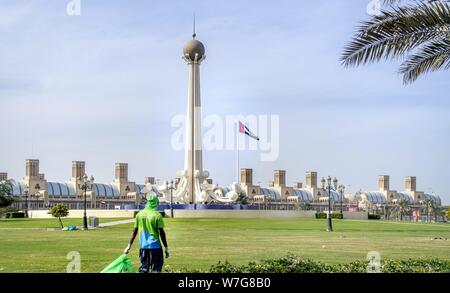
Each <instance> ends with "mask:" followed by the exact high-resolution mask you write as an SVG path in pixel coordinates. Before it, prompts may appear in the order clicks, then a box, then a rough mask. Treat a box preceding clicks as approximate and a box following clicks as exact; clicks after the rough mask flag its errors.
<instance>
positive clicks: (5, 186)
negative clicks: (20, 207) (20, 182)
mask: <svg viewBox="0 0 450 293" xmlns="http://www.w3.org/2000/svg"><path fill="white" fill-rule="evenodd" d="M14 201H16V198H15V197H14V196H12V183H11V181H9V180H6V181H0V208H7V207H9V206H10V205H11V204H12V203H13V202H14Z"/></svg>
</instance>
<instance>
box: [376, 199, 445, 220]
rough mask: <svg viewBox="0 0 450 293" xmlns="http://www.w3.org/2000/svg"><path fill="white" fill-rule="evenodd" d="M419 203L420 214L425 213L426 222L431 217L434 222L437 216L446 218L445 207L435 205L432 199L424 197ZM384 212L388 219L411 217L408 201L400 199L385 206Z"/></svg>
mask: <svg viewBox="0 0 450 293" xmlns="http://www.w3.org/2000/svg"><path fill="white" fill-rule="evenodd" d="M420 203H421V205H422V207H421V210H420V212H421V214H425V215H426V217H427V218H426V219H427V222H430V221H431V219H432V218H434V221H435V222H437V221H438V219H439V218H442V219H445V218H446V211H445V209H443V208H442V207H440V206H438V205H436V204H435V203H434V201H433V200H431V199H426V200H423V201H421V202H420ZM385 213H386V217H387V218H388V219H389V218H391V217H393V218H396V219H399V220H401V221H402V220H403V219H404V218H405V217H411V214H412V209H411V206H410V203H409V202H407V201H406V200H403V199H402V200H400V201H398V202H396V203H395V204H394V205H392V206H389V207H386V210H385Z"/></svg>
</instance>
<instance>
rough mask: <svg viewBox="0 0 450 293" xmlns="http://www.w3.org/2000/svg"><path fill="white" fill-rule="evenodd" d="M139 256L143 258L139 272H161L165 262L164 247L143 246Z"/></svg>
mask: <svg viewBox="0 0 450 293" xmlns="http://www.w3.org/2000/svg"><path fill="white" fill-rule="evenodd" d="M139 258H140V259H141V267H140V268H139V273H161V271H162V267H163V264H164V255H163V251H162V248H152V249H147V248H141V249H140V250H139Z"/></svg>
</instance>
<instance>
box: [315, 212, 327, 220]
mask: <svg viewBox="0 0 450 293" xmlns="http://www.w3.org/2000/svg"><path fill="white" fill-rule="evenodd" d="M326 218H327V214H325V213H324V212H320V213H316V219H326Z"/></svg>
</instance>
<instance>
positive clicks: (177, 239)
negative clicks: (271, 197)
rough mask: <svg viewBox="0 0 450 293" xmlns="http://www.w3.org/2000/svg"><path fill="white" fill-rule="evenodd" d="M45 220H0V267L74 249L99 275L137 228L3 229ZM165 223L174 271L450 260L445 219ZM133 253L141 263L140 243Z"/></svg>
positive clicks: (58, 260)
mask: <svg viewBox="0 0 450 293" xmlns="http://www.w3.org/2000/svg"><path fill="white" fill-rule="evenodd" d="M109 220H111V219H109ZM39 221H42V223H38V222H39ZM46 221H48V220H45V221H44V220H20V221H17V220H1V221H0V272H65V269H66V265H67V264H68V260H67V259H66V255H67V253H68V252H70V251H78V252H79V253H80V254H81V270H82V271H83V272H98V271H100V270H101V269H103V268H104V267H105V266H106V265H107V264H108V263H110V262H111V261H112V260H114V259H115V258H116V257H118V256H119V255H120V254H121V253H122V250H123V249H124V248H125V246H126V244H127V242H128V239H129V237H130V232H131V227H132V224H131V223H130V224H126V225H119V226H113V227H107V228H101V229H97V230H91V231H45V230H34V229H23V230H20V229H4V227H9V228H12V227H14V228H18V227H36V226H39V225H41V224H42V225H44V226H46V227H48V226H49V225H53V226H52V227H57V223H54V224H51V223H50V222H46ZM53 221H55V222H56V220H54V219H53ZM71 221H75V222H76V223H75V222H72V224H78V225H79V224H80V223H78V222H80V221H81V219H66V222H67V224H71ZM77 221H78V222H77ZM106 221H107V219H101V222H106ZM165 221H166V226H167V228H166V231H167V236H168V241H169V247H170V249H171V258H169V259H168V260H167V261H166V265H168V266H170V267H171V268H173V269H176V270H182V269H183V268H189V269H205V268H209V266H211V265H212V264H215V263H217V262H218V261H224V260H229V261H230V262H232V263H235V264H244V263H248V262H249V261H256V260H260V259H264V258H273V257H279V256H284V255H286V254H287V253H294V254H297V255H301V256H305V257H309V258H313V259H316V260H320V261H323V262H327V263H338V262H350V261H352V260H364V259H365V257H366V255H367V253H368V252H369V251H372V250H375V251H378V252H380V254H381V257H382V258H410V257H428V256H429V257H439V258H445V259H450V225H448V224H426V223H398V222H386V221H352V220H335V221H334V228H335V232H333V233H329V232H326V231H325V228H326V222H325V220H315V219H301V220H297V219H165ZM2 227H3V228H2ZM433 238H447V239H448V240H444V239H436V240H434V239H433ZM131 256H132V257H133V262H134V264H135V265H136V266H137V265H138V264H139V262H138V245H137V243H135V245H134V246H133V250H132V252H131Z"/></svg>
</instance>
